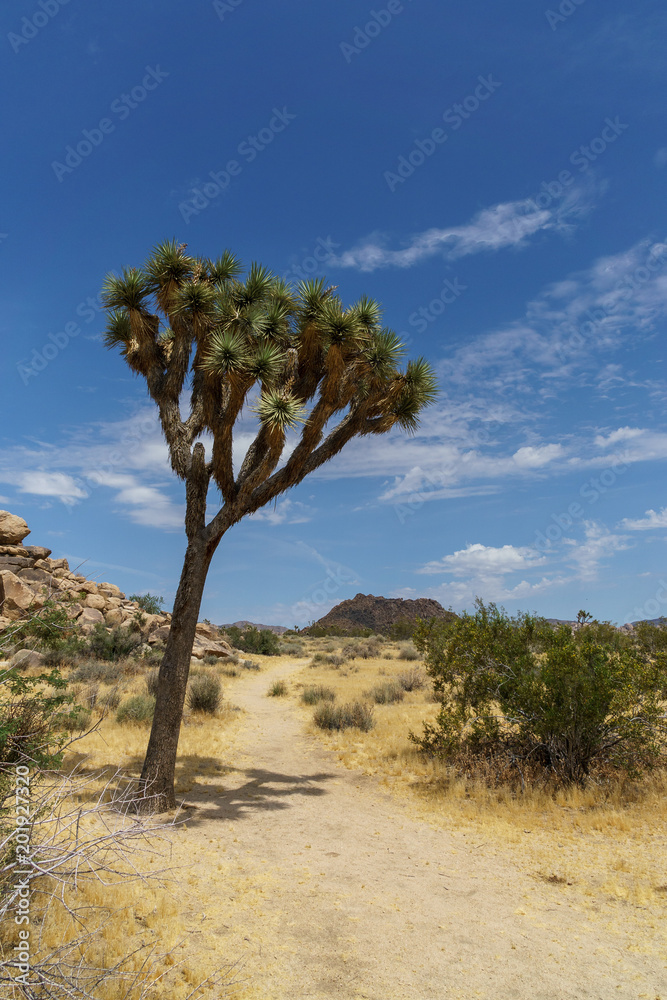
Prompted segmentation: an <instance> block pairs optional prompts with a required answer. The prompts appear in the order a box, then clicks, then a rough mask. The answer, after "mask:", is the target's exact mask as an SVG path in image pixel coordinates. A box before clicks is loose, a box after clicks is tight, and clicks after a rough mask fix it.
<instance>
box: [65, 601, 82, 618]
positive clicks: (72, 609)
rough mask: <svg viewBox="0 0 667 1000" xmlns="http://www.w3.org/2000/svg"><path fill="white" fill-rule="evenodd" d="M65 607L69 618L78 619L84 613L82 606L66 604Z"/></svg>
mask: <svg viewBox="0 0 667 1000" xmlns="http://www.w3.org/2000/svg"><path fill="white" fill-rule="evenodd" d="M64 607H65V612H66V614H67V617H68V618H78V617H79V615H80V614H81V612H82V611H83V605H82V604H76V603H75V604H66V605H65V606H64Z"/></svg>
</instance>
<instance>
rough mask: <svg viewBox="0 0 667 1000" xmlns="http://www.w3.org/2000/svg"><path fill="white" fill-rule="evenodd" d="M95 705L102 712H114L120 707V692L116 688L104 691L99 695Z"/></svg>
mask: <svg viewBox="0 0 667 1000" xmlns="http://www.w3.org/2000/svg"><path fill="white" fill-rule="evenodd" d="M97 704H98V707H99V708H101V709H102V711H103V712H115V711H116V709H117V708H118V706H119V705H120V691H119V690H118V688H111V689H110V690H109V691H105V692H104V693H103V694H101V695H100V697H99V700H98V703H97Z"/></svg>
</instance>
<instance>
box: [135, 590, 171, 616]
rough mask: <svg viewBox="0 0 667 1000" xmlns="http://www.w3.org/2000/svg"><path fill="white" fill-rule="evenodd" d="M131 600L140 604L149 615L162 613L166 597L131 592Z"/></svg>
mask: <svg viewBox="0 0 667 1000" xmlns="http://www.w3.org/2000/svg"><path fill="white" fill-rule="evenodd" d="M128 600H129V601H134V603H135V604H138V605H139V607H140V608H141V610H142V611H145V612H146V614H147V615H161V614H162V609H163V605H164V598H163V597H158V596H157V594H130V596H129V598H128Z"/></svg>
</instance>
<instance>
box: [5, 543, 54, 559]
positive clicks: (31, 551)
mask: <svg viewBox="0 0 667 1000" xmlns="http://www.w3.org/2000/svg"><path fill="white" fill-rule="evenodd" d="M50 552H51V549H45V548H43V547H42V546H41V545H0V556H23V558H24V559H45V558H46V556H48V555H49V554H50Z"/></svg>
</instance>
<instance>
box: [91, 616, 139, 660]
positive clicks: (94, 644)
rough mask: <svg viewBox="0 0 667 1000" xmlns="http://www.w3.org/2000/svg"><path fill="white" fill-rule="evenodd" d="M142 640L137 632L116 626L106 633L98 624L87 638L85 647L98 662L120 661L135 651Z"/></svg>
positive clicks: (100, 624) (102, 626)
mask: <svg viewBox="0 0 667 1000" xmlns="http://www.w3.org/2000/svg"><path fill="white" fill-rule="evenodd" d="M141 642H142V639H141V636H140V635H139V634H138V633H137V632H132V631H130V629H127V628H123V627H122V626H120V625H117V626H116V627H115V628H112V629H111V631H110V632H107V630H106V628H105V627H104V625H102V623H101V622H100V623H99V624H98V625H96V626H95V628H94V630H93V632H92V633H91V635H90V636H89V638H88V642H87V647H88V649H89V651H90V653H91V655H92V656H94V657H96V658H97V659H98V660H120V659H122V658H123V657H125V656H129V655H130V653H133V652H135V651H136V649H137V647H138V646H140V645H141Z"/></svg>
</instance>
